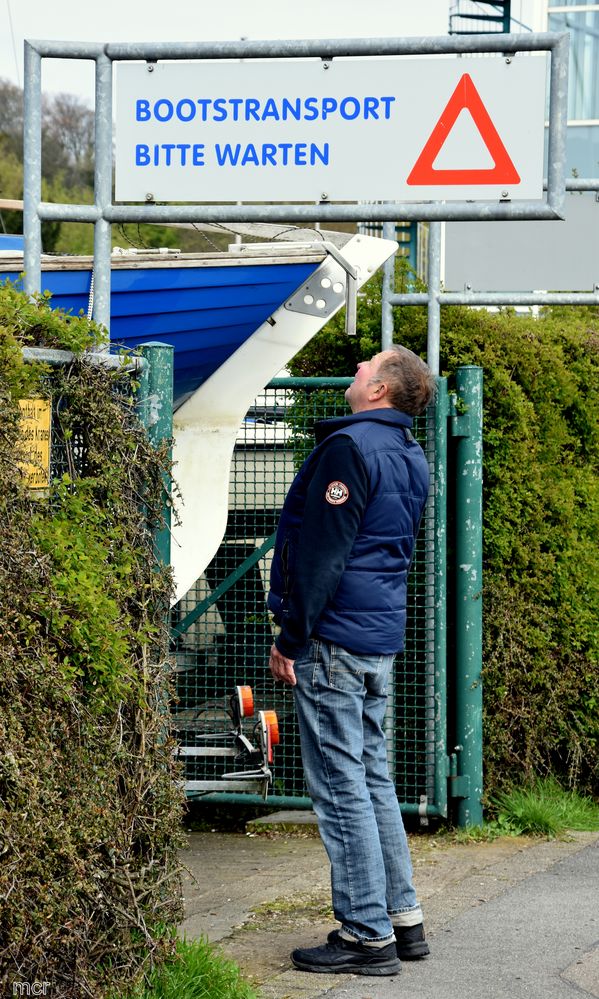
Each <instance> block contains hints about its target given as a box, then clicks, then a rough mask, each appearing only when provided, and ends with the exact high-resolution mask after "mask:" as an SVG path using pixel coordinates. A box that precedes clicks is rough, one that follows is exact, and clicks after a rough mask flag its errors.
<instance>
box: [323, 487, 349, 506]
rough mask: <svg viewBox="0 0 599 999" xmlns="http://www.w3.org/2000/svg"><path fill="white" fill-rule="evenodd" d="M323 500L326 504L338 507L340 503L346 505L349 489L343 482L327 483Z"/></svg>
mask: <svg viewBox="0 0 599 999" xmlns="http://www.w3.org/2000/svg"><path fill="white" fill-rule="evenodd" d="M324 498H325V499H326V501H327V503H331V504H332V505H333V506H339V504H340V503H346V502H347V500H348V499H349V489H348V488H347V486H346V485H345V482H329V484H328V486H327V491H326V493H325V494H324Z"/></svg>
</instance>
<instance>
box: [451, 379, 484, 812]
mask: <svg viewBox="0 0 599 999" xmlns="http://www.w3.org/2000/svg"><path fill="white" fill-rule="evenodd" d="M456 382H457V391H458V405H459V406H460V409H461V410H463V411H462V412H458V413H456V415H454V416H453V417H452V434H453V435H454V436H455V437H457V438H458V441H457V447H456V469H455V475H456V544H455V552H456V555H455V557H456V567H457V568H456V639H455V648H456V680H455V683H456V726H455V729H456V753H457V765H458V774H457V776H456V777H454V778H453V781H452V785H453V796H454V797H455V798H457V799H458V808H457V818H458V825H460V826H473V825H481V823H482V820H483V809H482V791H483V745H482V708H483V694H482V680H481V672H482V478H483V476H482V396H483V373H482V368H479V367H475V366H472V365H467V366H464V367H461V368H458V371H457V376H456Z"/></svg>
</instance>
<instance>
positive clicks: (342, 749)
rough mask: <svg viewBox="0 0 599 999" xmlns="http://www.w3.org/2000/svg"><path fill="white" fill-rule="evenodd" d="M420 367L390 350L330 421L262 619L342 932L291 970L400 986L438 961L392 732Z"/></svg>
mask: <svg viewBox="0 0 599 999" xmlns="http://www.w3.org/2000/svg"><path fill="white" fill-rule="evenodd" d="M434 390H435V382H434V378H433V376H432V374H431V373H430V371H429V369H428V367H427V366H426V364H425V363H424V362H423V361H422V360H421V359H420V358H419V357H417V356H416V355H415V354H413V353H412V351H410V350H407V348H405V347H393V348H392V349H391V350H385V351H383V352H382V353H380V354H376V355H375V356H374V357H373V358H372V359H371V360H370V361H363V362H361V363H360V364H358V370H357V373H356V376H355V379H354V381H353V383H352V384H351V385H350V387H349V388H348V389H347V391H346V393H345V398H346V400H347V402H348V403H349V405H350V407H351V410H352V413H351V415H349V416H343V417H341V418H336V419H332V420H324V421H322V422H321V423H320V424H318V426H317V429H316V440H317V446H316V447H315V449H314V451H313V452H312V453H311V455H310V456H309V457H308V458H307V459H306V461H305V462H304V464H303V466H302V467H301V469H300V471H299V472H298V474H297V475H296V477H295V480H294V482H293V484H292V485H291V488H290V490H289V493H288V495H287V498H286V500H285V504H284V507H283V511H282V513H281V519H280V522H279V526H278V530H277V539H276V544H275V552H274V557H273V564H272V570H271V581H270V593H269V597H268V605H269V607H270V609H271V610H272V611H273V613H274V617H275V621H276V622H277V624H279V625H280V626H281V630H280V634H279V635H278V636H277V638H276V641H275V644H274V645H273V646H272V649H271V653H270V662H269V665H270V669H271V672H272V675H273V676H274V678H275V679H276V680H281V681H283V682H284V683H288V684H291V685H293V687H294V694H295V704H296V711H297V717H298V723H299V731H300V741H301V748H302V762H303V766H304V772H305V776H306V781H307V784H308V790H309V793H310V796H311V798H312V802H313V806H314V811H315V813H316V816H317V819H318V825H319V829H320V834H321V837H322V841H323V843H324V845H325V848H326V851H327V853H328V856H329V860H330V862H331V881H332V895H333V909H334V912H335V917H336V918H337V919H338V920H339V922H340V923H341V927H340V929H338V930H333V931H332V932H331V933H329V936H328V939H327V942H326V943H325V944H323V945H321V946H319V947H311V948H304V949H298V950H295V951H293V953H292V955H291V958H292V961H293V963H294V965H295V966H296V967H297V968H300V969H301V970H303V971H313V972H321V973H327V974H331V973H335V972H345V973H347V972H352V973H354V974H361V975H393V974H397V972H398V971H399V970H400V968H401V964H400V960H399V958H404V959H406V958H407V959H410V958H420V957H424V956H425V955H426V954H428V953H429V948H428V944H427V943H426V940H425V937H424V930H423V924H422V910H421V908H420V905H419V903H418V900H417V897H416V893H415V890H414V887H413V885H412V865H411V860H410V853H409V848H408V844H407V840H406V834H405V830H404V827H403V822H402V818H401V814H400V810H399V805H398V802H397V795H396V793H395V788H394V786H393V783H392V781H391V780H390V778H389V774H388V769H387V750H386V745H385V735H384V730H383V718H384V715H385V707H386V691H387V682H388V678H389V674H390V671H391V669H392V666H393V661H394V656H395V653H397V652H400V651H402V649H403V642H404V633H405V622H406V602H407V601H406V596H407V577H408V570H409V567H410V563H411V560H412V554H413V550H414V544H415V539H416V534H417V531H418V526H419V524H420V519H421V517H422V512H423V509H424V505H425V502H426V497H427V493H428V483H429V470H428V465H427V461H426V458H425V456H424V454H423V452H422V449H421V447H420V446H419V444H417V443H416V441H415V440H414V438H413V437H412V434H411V432H410V428H411V426H412V417H413V416H416V415H418V414H420V413H423V412H424V410H425V409H426V407H427V406H428V405H429V403H430V401H431V399H432V398H433V395H434Z"/></svg>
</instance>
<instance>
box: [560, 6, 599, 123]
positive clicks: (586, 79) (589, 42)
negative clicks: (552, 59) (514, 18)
mask: <svg viewBox="0 0 599 999" xmlns="http://www.w3.org/2000/svg"><path fill="white" fill-rule="evenodd" d="M548 20H549V25H548V26H549V30H550V31H569V32H570V86H569V88H568V120H569V121H573V120H574V121H581V120H589V119H591V120H599V4H597V3H595V4H592V5H590V4H581V3H580V2H579V3H577V4H574V3H570V4H568V3H563V2H562V3H560V4H559V6H558V5H557V4H555V5H554V6H552V7H550V9H549V19H548Z"/></svg>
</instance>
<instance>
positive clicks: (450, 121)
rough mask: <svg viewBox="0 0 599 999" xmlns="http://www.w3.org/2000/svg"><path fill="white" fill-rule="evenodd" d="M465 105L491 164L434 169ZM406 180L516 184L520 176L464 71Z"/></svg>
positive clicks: (445, 182) (409, 182) (410, 181)
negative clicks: (480, 167) (458, 168)
mask: <svg viewBox="0 0 599 999" xmlns="http://www.w3.org/2000/svg"><path fill="white" fill-rule="evenodd" d="M464 108H467V109H468V111H469V112H470V114H471V115H472V118H473V120H474V124H475V125H476V127H477V128H478V131H479V132H480V136H481V138H482V140H483V142H484V143H485V145H486V147H487V149H488V150H489V153H490V155H491V158H492V159H493V162H494V164H495V166H494V167H490V168H485V169H482V170H481V169H478V168H477V169H475V170H435V169H434V167H433V163H434V162H435V160H436V158H437V156H438V155H439V152H440V150H441V148H442V146H443V145H444V143H445V141H446V139H447V138H448V136H449V133H450V132H451V129H452V128H453V126H454V125H455V123H456V120H457V117H458V115H459V113H460V111H463V110H464ZM407 183H408V184H519V183H520V176H519V174H518V171H517V170H516V167H515V166H514V164H513V163H512V161H511V159H510V157H509V155H508V152H507V149H506V148H505V146H504V144H503V142H502V141H501V139H500V137H499V133H498V132H497V129H496V128H495V125H494V124H493V122H492V121H491V116H490V115H489V112H488V111H487V109H486V107H485V105H484V104H483V102H482V99H481V96H480V94H479V92H478V90H477V89H476V87H475V86H474V83H473V82H472V77H470V76H469V74H468V73H464V75H463V76H462V77H461V79H460V81H459V83H458V85H457V87H456V88H455V90H454V92H453V94H452V95H451V97H450V98H449V101H448V102H447V107H446V108H445V109H444V111H443V112H442V114H441V117H440V118H439V121H438V122H437V124H436V125H435V127H434V129H433V130H432V132H431V134H430V138H429V139H428V141H427V143H426V145H425V147H424V149H423V150H422V152H421V153H420V156H419V157H418V159H417V160H416V162H415V164H414V166H413V167H412V172H411V173H410V176H409V177H408V179H407Z"/></svg>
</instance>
